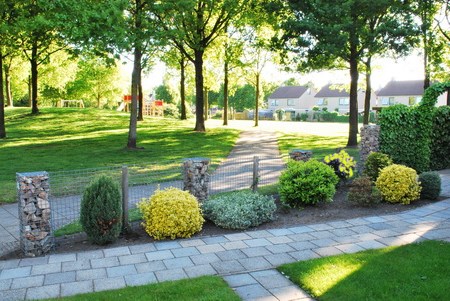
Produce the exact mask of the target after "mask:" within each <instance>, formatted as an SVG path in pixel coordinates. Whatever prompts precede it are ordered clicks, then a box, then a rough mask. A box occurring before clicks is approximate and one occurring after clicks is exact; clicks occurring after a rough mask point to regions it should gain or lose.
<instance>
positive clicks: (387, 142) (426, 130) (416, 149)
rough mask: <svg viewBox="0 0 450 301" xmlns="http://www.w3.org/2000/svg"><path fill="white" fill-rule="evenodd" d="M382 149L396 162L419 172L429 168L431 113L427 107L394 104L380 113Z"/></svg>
mask: <svg viewBox="0 0 450 301" xmlns="http://www.w3.org/2000/svg"><path fill="white" fill-rule="evenodd" d="M379 124H380V127H381V130H380V150H381V152H383V153H385V154H388V155H389V156H390V157H391V158H392V160H393V161H394V163H396V164H401V165H406V166H409V167H411V168H413V169H415V170H416V171H418V172H423V171H426V170H428V169H429V166H430V154H431V151H430V143H431V127H432V116H431V113H430V110H429V108H427V107H421V106H418V107H408V106H406V105H394V106H391V107H387V108H383V110H381V112H380V116H379Z"/></svg>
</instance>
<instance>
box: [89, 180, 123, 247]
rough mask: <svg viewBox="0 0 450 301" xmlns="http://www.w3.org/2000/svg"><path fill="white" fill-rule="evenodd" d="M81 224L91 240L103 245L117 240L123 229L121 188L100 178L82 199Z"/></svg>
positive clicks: (110, 181) (112, 181)
mask: <svg viewBox="0 0 450 301" xmlns="http://www.w3.org/2000/svg"><path fill="white" fill-rule="evenodd" d="M80 223H81V225H82V227H83V230H84V232H86V234H87V236H88V238H89V240H91V241H92V242H93V243H95V244H99V245H103V244H106V243H110V242H113V241H115V240H116V239H117V237H118V236H119V234H120V230H121V228H122V202H121V197H120V191H119V186H118V185H117V183H115V182H114V180H113V179H112V178H110V177H107V176H100V177H98V178H97V179H95V180H93V181H92V182H91V184H90V185H89V186H88V187H86V189H85V191H84V193H83V198H82V199H81V212H80Z"/></svg>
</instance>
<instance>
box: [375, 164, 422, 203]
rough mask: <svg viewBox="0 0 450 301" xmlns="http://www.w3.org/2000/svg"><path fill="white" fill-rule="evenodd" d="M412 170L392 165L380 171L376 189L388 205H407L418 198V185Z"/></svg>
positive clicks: (414, 172)
mask: <svg viewBox="0 0 450 301" xmlns="http://www.w3.org/2000/svg"><path fill="white" fill-rule="evenodd" d="M417 178H418V177H417V173H416V171H415V170H414V169H412V168H410V167H406V166H404V165H399V164H392V165H389V166H387V167H385V168H383V169H382V170H381V171H380V175H379V176H378V179H377V181H376V182H375V185H376V187H377V188H378V189H379V190H380V192H381V195H382V197H383V199H384V200H385V201H387V202H390V203H402V204H409V203H411V202H412V201H415V200H417V199H419V197H420V189H421V187H420V183H419V181H418V180H417Z"/></svg>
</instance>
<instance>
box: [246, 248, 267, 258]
mask: <svg viewBox="0 0 450 301" xmlns="http://www.w3.org/2000/svg"><path fill="white" fill-rule="evenodd" d="M241 251H242V252H243V253H245V255H247V257H259V256H264V255H270V254H272V253H271V252H270V251H269V250H267V249H266V248H265V247H254V248H246V249H242V250H241Z"/></svg>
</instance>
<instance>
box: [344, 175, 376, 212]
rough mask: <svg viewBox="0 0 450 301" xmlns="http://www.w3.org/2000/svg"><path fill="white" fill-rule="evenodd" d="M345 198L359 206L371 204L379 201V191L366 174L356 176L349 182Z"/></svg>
mask: <svg viewBox="0 0 450 301" xmlns="http://www.w3.org/2000/svg"><path fill="white" fill-rule="evenodd" d="M347 199H348V200H349V201H350V202H352V203H355V204H357V205H360V206H373V205H375V204H378V203H380V202H381V194H380V191H379V190H378V189H377V188H376V187H374V185H373V182H372V181H371V179H370V178H369V177H367V176H363V177H360V178H356V179H354V180H353V182H352V183H351V184H350V188H349V190H348V194H347Z"/></svg>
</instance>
